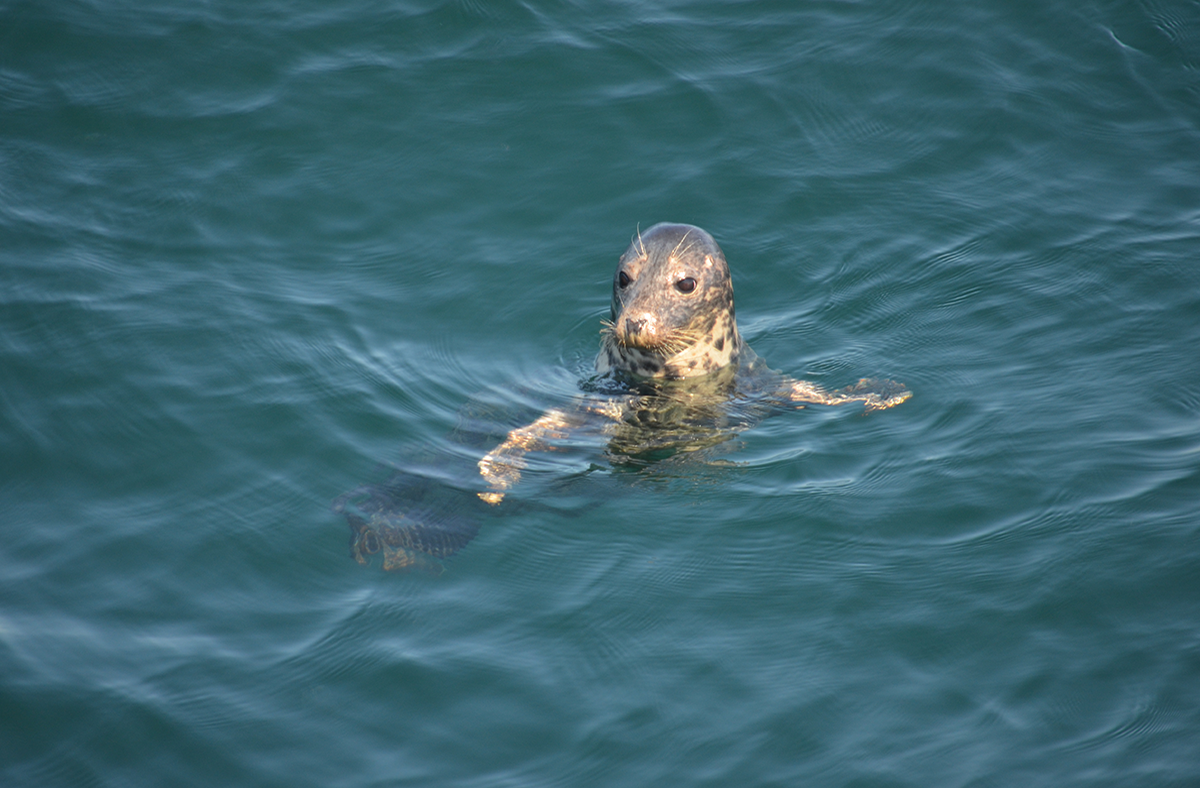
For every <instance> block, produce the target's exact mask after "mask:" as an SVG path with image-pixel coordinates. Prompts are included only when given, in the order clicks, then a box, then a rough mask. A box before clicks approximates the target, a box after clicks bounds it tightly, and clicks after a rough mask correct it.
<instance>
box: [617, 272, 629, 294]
mask: <svg viewBox="0 0 1200 788" xmlns="http://www.w3.org/2000/svg"><path fill="white" fill-rule="evenodd" d="M632 281H633V280H632V279H630V278H629V274H627V273H625V272H624V271H622V272H621V273H619V274H617V287H619V288H621V289H622V290H624V289H625V288H627V287H629V283H630V282H632Z"/></svg>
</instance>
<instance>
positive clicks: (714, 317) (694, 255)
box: [478, 223, 912, 505]
mask: <svg viewBox="0 0 1200 788" xmlns="http://www.w3.org/2000/svg"><path fill="white" fill-rule="evenodd" d="M602 326H603V327H602V329H601V344H600V353H599V355H598V356H597V357H596V371H597V372H598V373H599V374H600V375H604V376H612V377H615V378H618V379H621V380H623V382H625V383H626V384H627V385H628V388H627V393H626V394H624V395H618V396H616V397H612V398H598V397H592V398H585V399H584V400H582V401H581V402H580V403H577V405H576V407H575V408H573V409H557V408H555V409H551V410H548V411H546V412H545V413H544V414H543V415H542V416H541V417H540V418H538V419H537V420H536V421H534V422H533V423H531V424H528V425H526V426H524V427H520V428H518V429H515V430H512V431H511V432H510V433H509V434H508V436H507V438H506V440H505V441H504V442H503V443H501V444H500V445H499V446H497V447H496V448H495V449H494V450H492V451H491V452H489V453H488V454H487V455H486V456H484V457H483V458H482V459H480V460H479V463H478V466H479V473H480V475H481V477H482V478H483V480H484V481H486V482H487V485H488V489H487V490H486V491H483V492H480V493H478V496H479V498H480V499H482V500H483V501H485V502H486V503H489V504H493V505H495V504H499V503H500V502H501V501H503V500H504V495H505V493H506V491H507V490H509V489H510V488H511V487H512V486H513V485H515V484H516V483H517V482H518V481H519V480H520V477H521V470H522V469H523V468H525V466H526V461H525V455H526V454H527V453H528V452H530V451H545V450H549V449H552V448H554V445H553V444H554V442H555V441H557V440H562V439H565V438H568V437H569V436H570V435H571V433H572V432H573V431H576V430H579V429H582V428H586V427H587V426H588V422H589V420H591V419H594V418H595V417H596V416H601V417H604V418H605V419H607V420H609V423H610V425H612V426H610V428H609V429H608V430H607V434H608V435H609V436H610V437H611V438H612V441H611V444H612V445H615V446H619V447H620V451H621V453H626V454H632V453H635V452H636V451H637V450H638V447H647V446H651V447H659V446H662V445H664V439H663V437H662V436H663V435H664V434H665V435H666V436H668V437H667V438H666V441H667V442H672V441H673V442H674V444H673V445H676V446H678V445H680V444H682V443H683V442H684V441H694V442H696V444H697V445H711V444H713V443H714V442H720V440H724V439H725V437H723V436H725V435H727V434H728V432H729V431H730V430H736V429H741V428H744V427H747V426H751V425H752V422H754V421H756V420H757V419H759V418H761V417H763V415H765V414H766V413H767V412H768V411H770V410H778V409H780V408H781V407H788V406H790V407H793V408H803V407H804V406H805V404H821V405H841V404H845V403H850V402H861V403H863V404H864V407H865V410H867V411H873V410H883V409H886V408H891V407H894V406H896V405H899V404H900V403H902V402H904V401H906V400H907V399H909V398H910V397H911V396H912V392H911V391H909V390H908V389H907V388H906V387H905V386H904V385H903V384H900V383H896V382H895V381H892V380H876V379H870V378H863V379H860V380H859V381H858V382H857V383H856V384H854V385H853V386H848V387H846V388H842V389H838V390H835V391H827V390H826V389H824V388H822V387H821V386H818V385H817V384H815V383H811V382H809V381H803V380H796V379H793V378H789V377H786V376H783V375H780V374H778V373H775V372H772V371H771V370H769V369H768V368H767V367H766V365H765V364H763V363H762V361H761V360H760V359H759V358H758V356H757V355H756V354H755V353H754V351H753V350H751V349H750V348H749V346H747V345H746V343H745V342H744V341H743V340H742V337H741V334H740V333H739V332H738V327H737V319H736V317H735V311H734V304H733V282H732V280H731V278H730V274H729V265H728V263H727V262H726V260H725V254H724V252H722V251H721V247H720V246H718V245H717V242H716V240H715V239H714V238H713V237H712V236H711V235H710V234H708V233H707V232H705V231H704V230H702V229H700V228H699V227H695V226H693V225H689V224H671V223H664V224H656V225H654V226H653V227H651V228H650V229H649V230H647V231H646V232H645V233H640V232H639V233H637V234H636V235H635V236H634V238H633V240H632V241H631V242H630V245H629V248H628V249H626V250H625V253H624V254H622V255H621V258H620V260H619V261H618V262H617V269H616V271H615V272H614V274H613V283H612V301H611V308H610V313H609V320H607V321H602ZM734 400H737V401H739V402H751V403H753V405H754V406H755V407H752V408H750V411H751V412H752V414H753V415H752V416H750V417H748V418H744V419H738V418H731V417H730V415H729V414H728V413H724V412H723V409H726V410H727V409H728V408H727V406H728V405H729V403H731V402H733V401H734ZM718 425H722V426H718ZM714 435H715V436H716V437H713V436H714ZM655 436H657V437H655ZM685 450H690V447H685Z"/></svg>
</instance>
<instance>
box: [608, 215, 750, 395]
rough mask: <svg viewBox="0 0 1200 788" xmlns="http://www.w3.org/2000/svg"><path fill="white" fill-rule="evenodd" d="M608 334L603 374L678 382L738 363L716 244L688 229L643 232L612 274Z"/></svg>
mask: <svg viewBox="0 0 1200 788" xmlns="http://www.w3.org/2000/svg"><path fill="white" fill-rule="evenodd" d="M605 329H606V330H605V331H604V333H603V341H602V344H601V348H600V355H599V356H597V357H596V371H597V372H599V373H601V374H607V373H610V372H613V371H619V372H623V373H625V374H628V375H632V376H636V377H648V378H667V379H671V380H678V379H680V378H688V377H697V376H700V375H707V374H709V373H711V372H714V371H716V370H718V369H720V368H722V367H726V366H729V365H731V364H737V363H738V355H739V352H740V350H741V347H742V338H741V335H740V334H738V329H737V320H736V319H735V317H734V309H733V282H732V281H731V280H730V278H729V265H728V264H727V263H726V262H725V255H724V253H723V252H722V251H721V248H720V247H719V246H717V242H716V241H715V240H714V239H713V237H712V236H711V235H709V234H708V233H706V232H705V231H704V230H701V229H700V228H699V227H692V226H690V225H686V224H658V225H655V226H654V227H651V228H650V229H649V230H647V231H646V232H645V233H644V234H641V233H639V234H638V235H637V236H636V237H635V238H634V240H633V242H632V243H631V244H630V245H629V248H628V249H627V250H625V254H623V255H621V259H620V261H619V262H618V263H617V270H616V272H615V273H614V274H613V285H612V312H611V320H610V322H608V323H607V324H606V325H605Z"/></svg>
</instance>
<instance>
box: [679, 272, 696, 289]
mask: <svg viewBox="0 0 1200 788" xmlns="http://www.w3.org/2000/svg"><path fill="white" fill-rule="evenodd" d="M675 289H676V290H678V291H679V292H681V293H690V292H692V291H693V290H695V289H696V280H695V279H693V278H691V277H690V276H685V277H684V278H683V279H680V280H679V281H678V282H676V283H675Z"/></svg>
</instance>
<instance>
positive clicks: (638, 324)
mask: <svg viewBox="0 0 1200 788" xmlns="http://www.w3.org/2000/svg"><path fill="white" fill-rule="evenodd" d="M645 326H646V321H645V320H634V319H633V318H632V317H631V318H627V319H626V320H625V333H626V334H629V335H633V334H636V333H637V332H639V331H641V330H642V329H643V328H645Z"/></svg>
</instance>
